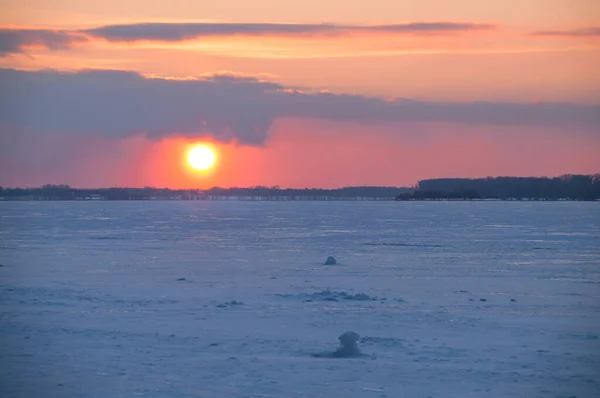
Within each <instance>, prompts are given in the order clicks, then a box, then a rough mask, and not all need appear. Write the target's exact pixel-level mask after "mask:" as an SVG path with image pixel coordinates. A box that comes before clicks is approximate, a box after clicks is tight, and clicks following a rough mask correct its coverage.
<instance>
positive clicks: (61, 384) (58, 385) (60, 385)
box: [56, 383, 64, 387]
mask: <svg viewBox="0 0 600 398" xmlns="http://www.w3.org/2000/svg"><path fill="white" fill-rule="evenodd" d="M56 386H57V387H63V386H64V384H63V383H58V384H57V385H56Z"/></svg>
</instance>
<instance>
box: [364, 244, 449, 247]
mask: <svg viewBox="0 0 600 398" xmlns="http://www.w3.org/2000/svg"><path fill="white" fill-rule="evenodd" d="M364 245H365V246H397V247H442V245H427V244H419V243H365V244H364Z"/></svg>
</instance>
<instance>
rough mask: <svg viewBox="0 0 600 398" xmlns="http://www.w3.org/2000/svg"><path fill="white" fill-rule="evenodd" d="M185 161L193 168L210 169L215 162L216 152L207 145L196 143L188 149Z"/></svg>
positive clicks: (199, 169)
mask: <svg viewBox="0 0 600 398" xmlns="http://www.w3.org/2000/svg"><path fill="white" fill-rule="evenodd" d="M187 162H188V164H189V165H190V167H191V168H193V169H194V170H198V171H206V170H210V169H212V168H213V167H214V166H215V163H216V162H217V153H216V152H215V150H214V149H213V148H212V147H210V146H209V145H206V144H197V145H194V146H193V147H191V148H190V149H189V150H188V152H187Z"/></svg>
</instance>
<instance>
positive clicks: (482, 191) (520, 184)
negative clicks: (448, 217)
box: [396, 174, 600, 200]
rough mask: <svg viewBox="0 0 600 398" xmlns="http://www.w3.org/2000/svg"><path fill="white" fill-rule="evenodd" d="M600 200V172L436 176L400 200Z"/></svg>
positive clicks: (403, 194)
mask: <svg viewBox="0 0 600 398" xmlns="http://www.w3.org/2000/svg"><path fill="white" fill-rule="evenodd" d="M474 199H499V200H598V199H600V174H593V175H574V174H567V175H562V176H559V177H553V178H549V177H487V178H436V179H429V180H422V181H419V183H418V184H417V186H416V187H415V190H414V191H412V192H406V193H402V194H400V195H398V196H397V197H396V200H474Z"/></svg>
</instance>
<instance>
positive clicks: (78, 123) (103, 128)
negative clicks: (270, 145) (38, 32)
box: [0, 69, 600, 146]
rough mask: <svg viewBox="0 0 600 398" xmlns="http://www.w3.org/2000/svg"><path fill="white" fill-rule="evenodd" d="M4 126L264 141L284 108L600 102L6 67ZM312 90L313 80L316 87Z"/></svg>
mask: <svg viewBox="0 0 600 398" xmlns="http://www.w3.org/2000/svg"><path fill="white" fill-rule="evenodd" d="M0 91H1V92H2V93H3V96H2V97H1V98H2V103H1V104H0V105H1V106H0V126H10V127H11V128H19V129H22V130H23V131H27V132H29V133H32V134H60V133H66V134H77V135H82V134H88V135H104V136H109V137H130V136H133V135H135V134H138V133H145V134H147V135H148V137H151V138H156V139H160V138H165V137H169V136H177V135H183V136H199V135H211V136H213V137H214V138H215V139H217V140H220V141H232V140H236V141H238V142H240V143H243V144H248V145H255V146H260V145H262V144H264V143H265V142H266V140H267V139H268V137H269V129H270V126H271V125H272V123H273V122H274V121H275V120H277V119H279V118H286V117H299V118H313V119H327V120H333V121H345V122H357V123H398V122H454V123H464V124H479V125H485V124H487V125H515V126H548V127H554V126H561V127H570V128H588V129H590V128H591V129H596V130H597V129H598V128H599V126H600V106H597V105H583V104H572V103H500V102H465V103H452V102H423V101H412V100H406V99H398V100H393V101H386V100H383V99H380V98H372V97H365V96H360V95H343V94H332V93H305V92H302V91H298V90H288V89H287V88H286V87H284V86H282V85H280V84H277V83H273V82H268V81H262V80H255V79H251V78H248V77H244V78H236V77H235V76H234V75H217V76H211V77H208V78H199V79H197V80H170V79H162V78H147V77H143V76H142V75H140V74H138V73H135V72H126V71H114V70H90V71H80V72H77V73H63V72H57V71H53V70H45V71H19V70H13V69H0ZM308 91H309V92H310V90H308Z"/></svg>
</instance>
